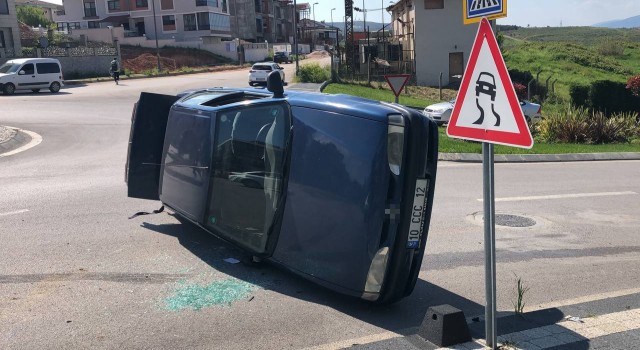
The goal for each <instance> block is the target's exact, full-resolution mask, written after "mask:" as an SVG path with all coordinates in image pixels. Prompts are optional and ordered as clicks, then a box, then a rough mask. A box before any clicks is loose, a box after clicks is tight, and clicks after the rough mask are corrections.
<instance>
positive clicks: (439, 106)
mask: <svg viewBox="0 0 640 350" xmlns="http://www.w3.org/2000/svg"><path fill="white" fill-rule="evenodd" d="M427 108H428V109H435V110H440V109H449V108H453V103H451V102H440V103H436V104H432V105H429V106H427Z"/></svg>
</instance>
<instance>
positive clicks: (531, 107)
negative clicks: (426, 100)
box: [422, 100, 543, 125]
mask: <svg viewBox="0 0 640 350" xmlns="http://www.w3.org/2000/svg"><path fill="white" fill-rule="evenodd" d="M455 103H456V100H451V101H449V102H440V103H436V104H432V105H429V106H427V107H426V108H425V109H424V111H423V112H422V114H424V115H425V116H427V117H428V118H431V119H433V120H434V121H435V122H436V123H437V124H438V125H442V124H445V123H448V122H449V119H450V118H451V112H452V111H453V106H454V105H455ZM520 107H521V108H522V113H523V114H524V117H525V119H526V120H527V123H535V122H538V121H540V120H542V118H543V117H542V114H540V113H541V111H542V106H541V105H539V104H537V103H533V102H529V101H525V100H522V101H520Z"/></svg>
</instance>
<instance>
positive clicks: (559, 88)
mask: <svg viewBox="0 0 640 350" xmlns="http://www.w3.org/2000/svg"><path fill="white" fill-rule="evenodd" d="M500 33H501V34H503V35H504V37H505V40H504V43H503V44H502V48H503V53H504V58H505V61H506V63H507V67H509V69H512V70H514V69H515V70H520V71H528V72H531V73H532V74H533V75H534V76H535V75H536V73H537V72H538V71H542V73H541V74H540V80H541V83H542V84H543V85H544V83H545V81H546V80H547V78H548V77H549V76H551V79H550V83H551V82H553V81H554V80H556V79H558V81H557V83H556V86H555V88H556V92H557V93H558V94H559V95H560V96H563V97H565V98H568V97H569V87H570V86H571V85H572V84H589V83H591V82H593V81H596V80H613V81H618V82H626V81H627V80H628V79H629V77H631V76H633V75H638V74H640V30H630V29H606V28H591V27H567V28H518V29H515V30H514V29H512V30H501V31H500Z"/></svg>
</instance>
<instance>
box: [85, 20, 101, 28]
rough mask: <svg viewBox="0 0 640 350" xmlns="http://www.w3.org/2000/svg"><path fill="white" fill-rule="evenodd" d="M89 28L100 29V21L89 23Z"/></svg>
mask: <svg viewBox="0 0 640 350" xmlns="http://www.w3.org/2000/svg"><path fill="white" fill-rule="evenodd" d="M87 25H88V26H89V28H100V22H98V21H89V22H87Z"/></svg>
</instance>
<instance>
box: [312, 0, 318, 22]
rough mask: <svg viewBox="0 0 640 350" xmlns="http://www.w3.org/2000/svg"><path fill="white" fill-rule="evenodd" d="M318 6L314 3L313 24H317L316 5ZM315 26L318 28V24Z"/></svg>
mask: <svg viewBox="0 0 640 350" xmlns="http://www.w3.org/2000/svg"><path fill="white" fill-rule="evenodd" d="M317 4H318V3H317V2H314V3H313V22H315V21H316V5H317ZM313 26H314V27H315V26H316V24H315V23H314V24H313Z"/></svg>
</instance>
